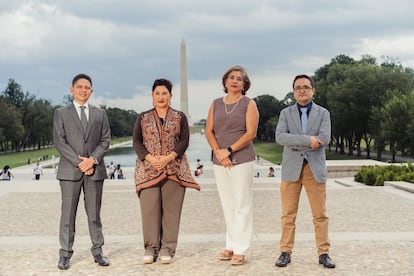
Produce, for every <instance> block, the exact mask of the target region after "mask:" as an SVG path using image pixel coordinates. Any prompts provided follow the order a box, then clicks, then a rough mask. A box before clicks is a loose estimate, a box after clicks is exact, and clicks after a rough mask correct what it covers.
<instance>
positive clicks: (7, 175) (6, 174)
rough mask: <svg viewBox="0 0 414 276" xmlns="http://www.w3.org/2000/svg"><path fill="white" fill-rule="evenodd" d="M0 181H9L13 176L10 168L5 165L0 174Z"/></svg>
mask: <svg viewBox="0 0 414 276" xmlns="http://www.w3.org/2000/svg"><path fill="white" fill-rule="evenodd" d="M0 176H1V180H7V181H10V180H11V179H12V178H13V177H14V176H13V174H12V172H11V169H10V166H9V165H6V166H4V168H3V169H2V170H1V172H0Z"/></svg>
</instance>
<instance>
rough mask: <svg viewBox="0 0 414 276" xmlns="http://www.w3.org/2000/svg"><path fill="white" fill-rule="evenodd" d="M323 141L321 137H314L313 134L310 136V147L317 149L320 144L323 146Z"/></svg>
mask: <svg viewBox="0 0 414 276" xmlns="http://www.w3.org/2000/svg"><path fill="white" fill-rule="evenodd" d="M324 144H325V143H324V142H323V141H322V140H321V139H318V138H316V137H315V136H311V137H310V147H311V148H312V149H317V148H319V147H320V146H323V145H324Z"/></svg>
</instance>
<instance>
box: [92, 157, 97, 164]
mask: <svg viewBox="0 0 414 276" xmlns="http://www.w3.org/2000/svg"><path fill="white" fill-rule="evenodd" d="M91 158H92V159H93V164H94V165H99V162H98V160H96V158H95V157H91Z"/></svg>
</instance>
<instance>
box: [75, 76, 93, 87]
mask: <svg viewBox="0 0 414 276" xmlns="http://www.w3.org/2000/svg"><path fill="white" fill-rule="evenodd" d="M80 79H85V80H88V81H89V82H90V83H91V86H92V79H91V77H89V76H88V75H86V74H78V75H76V76H75V77H74V78H73V80H72V86H74V85H75V83H76V82H77V81H78V80H80Z"/></svg>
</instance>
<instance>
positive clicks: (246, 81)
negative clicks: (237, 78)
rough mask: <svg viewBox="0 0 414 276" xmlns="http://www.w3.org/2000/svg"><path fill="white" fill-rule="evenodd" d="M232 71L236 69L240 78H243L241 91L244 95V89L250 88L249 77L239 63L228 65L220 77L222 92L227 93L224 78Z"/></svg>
mask: <svg viewBox="0 0 414 276" xmlns="http://www.w3.org/2000/svg"><path fill="white" fill-rule="evenodd" d="M234 71H238V72H240V73H241V75H242V78H243V91H242V94H243V95H246V91H247V90H249V88H250V79H249V76H248V75H247V72H246V69H244V68H243V67H242V66H240V65H235V66H232V67H230V68H229V69H228V70H227V71H226V72H225V73H224V75H223V77H222V78H221V84H222V85H223V87H224V89H223V90H224V93H227V88H226V79H227V78H228V76H229V75H230V73H231V72H234Z"/></svg>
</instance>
